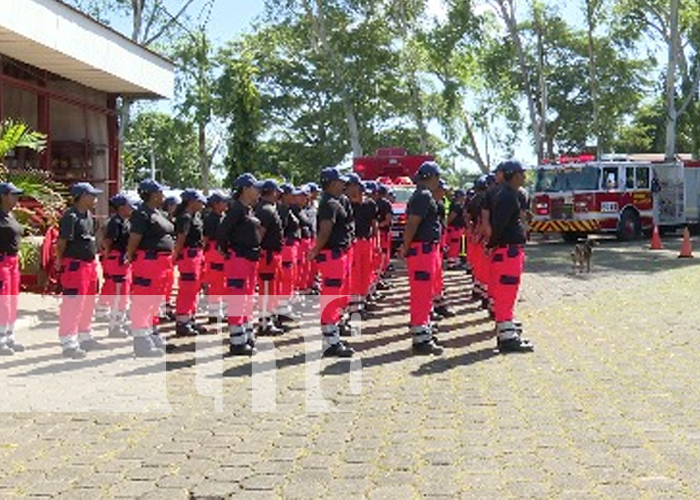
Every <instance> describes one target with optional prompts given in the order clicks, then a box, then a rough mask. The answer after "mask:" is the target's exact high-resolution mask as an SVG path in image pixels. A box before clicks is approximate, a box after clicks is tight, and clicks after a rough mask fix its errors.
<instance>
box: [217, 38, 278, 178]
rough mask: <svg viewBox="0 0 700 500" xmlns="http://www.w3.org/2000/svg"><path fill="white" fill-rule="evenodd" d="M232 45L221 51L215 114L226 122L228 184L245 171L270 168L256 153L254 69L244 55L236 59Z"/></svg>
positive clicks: (257, 111)
mask: <svg viewBox="0 0 700 500" xmlns="http://www.w3.org/2000/svg"><path fill="white" fill-rule="evenodd" d="M234 52H235V48H234V47H233V46H231V47H229V48H228V49H226V50H223V51H222V52H221V54H220V60H221V61H222V64H223V72H222V74H221V76H220V77H219V79H218V81H217V82H216V96H217V101H216V111H217V113H218V114H219V116H221V117H222V118H224V120H225V121H226V122H227V123H228V135H229V144H228V145H229V148H228V157H227V158H226V160H225V166H226V182H227V184H229V185H230V184H231V183H232V182H233V180H234V179H235V178H236V177H237V176H238V175H240V174H242V173H243V172H245V171H249V170H257V171H259V170H260V168H261V167H267V168H270V170H271V171H274V170H275V169H274V167H273V166H272V165H265V163H264V161H265V159H266V158H269V157H268V156H265V157H263V156H262V155H261V154H260V148H259V143H258V138H259V136H260V134H261V133H262V115H261V112H260V105H261V104H260V93H259V91H258V88H257V86H256V85H255V82H254V80H255V78H256V75H257V68H255V67H254V66H253V64H252V63H251V61H250V60H248V59H247V58H246V57H245V56H242V57H236V56H235V55H234Z"/></svg>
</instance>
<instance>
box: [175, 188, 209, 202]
mask: <svg viewBox="0 0 700 500" xmlns="http://www.w3.org/2000/svg"><path fill="white" fill-rule="evenodd" d="M180 198H182V201H183V202H185V203H188V202H190V201H199V202H202V203H206V202H207V199H206V198H205V196H204V195H203V194H202V193H200V192H199V191H197V190H196V189H185V190H184V191H183V192H182V194H181V195H180Z"/></svg>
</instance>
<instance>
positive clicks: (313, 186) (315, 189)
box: [306, 182, 321, 193]
mask: <svg viewBox="0 0 700 500" xmlns="http://www.w3.org/2000/svg"><path fill="white" fill-rule="evenodd" d="M306 187H307V188H308V190H309V193H318V192H319V191H320V190H321V188H319V187H318V184H316V183H315V182H309V183H308V184H307V185H306Z"/></svg>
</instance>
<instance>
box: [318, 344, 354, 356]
mask: <svg viewBox="0 0 700 500" xmlns="http://www.w3.org/2000/svg"><path fill="white" fill-rule="evenodd" d="M354 354H355V349H353V348H352V347H350V346H349V345H347V344H346V343H345V342H338V343H337V344H333V345H332V346H330V347H328V348H327V349H326V350H325V351H323V357H324V358H331V357H335V358H351V357H352V356H353V355H354Z"/></svg>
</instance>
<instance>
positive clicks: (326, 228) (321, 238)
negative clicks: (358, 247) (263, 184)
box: [309, 219, 333, 260]
mask: <svg viewBox="0 0 700 500" xmlns="http://www.w3.org/2000/svg"><path fill="white" fill-rule="evenodd" d="M332 232H333V221H332V220H331V219H323V220H321V221H319V224H318V234H317V236H316V245H315V246H314V248H312V249H311V252H309V259H311V260H313V259H315V258H316V257H317V256H318V254H319V252H320V251H321V250H322V249H323V247H325V246H326V243H328V240H329V239H330V237H331V233H332Z"/></svg>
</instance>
